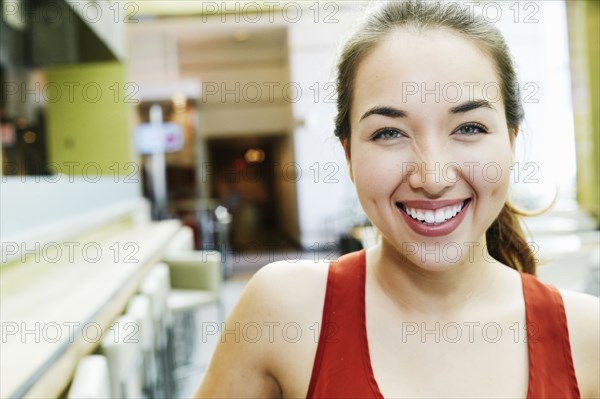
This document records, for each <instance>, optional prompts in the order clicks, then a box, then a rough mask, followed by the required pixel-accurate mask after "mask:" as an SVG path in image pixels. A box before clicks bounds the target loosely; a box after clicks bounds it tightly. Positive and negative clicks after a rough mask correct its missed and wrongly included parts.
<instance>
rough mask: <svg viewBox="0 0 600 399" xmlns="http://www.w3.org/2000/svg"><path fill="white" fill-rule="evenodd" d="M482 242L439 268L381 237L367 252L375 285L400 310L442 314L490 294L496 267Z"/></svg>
mask: <svg viewBox="0 0 600 399" xmlns="http://www.w3.org/2000/svg"><path fill="white" fill-rule="evenodd" d="M483 244H485V237H484V238H483V243H480V245H479V246H477V247H475V249H474V250H473V251H471V253H470V254H468V255H465V256H463V257H462V258H461V260H460V261H458V262H457V263H452V264H451V265H450V266H447V267H443V268H440V269H437V270H436V269H432V268H431V267H430V268H426V267H424V266H419V265H416V264H415V263H413V262H411V261H410V260H408V259H407V257H406V256H405V255H404V254H402V253H400V252H399V251H398V250H397V249H396V248H394V247H393V246H392V245H390V244H389V243H387V242H386V241H385V239H383V243H381V244H379V245H377V246H376V247H373V248H372V249H369V250H368V251H367V265H370V267H369V268H370V269H371V273H372V275H373V277H374V280H375V282H376V284H378V285H379V286H380V287H381V288H382V289H383V292H384V293H385V294H386V296H387V297H389V298H390V299H391V300H392V301H393V302H394V303H395V304H396V305H397V306H398V307H399V308H400V310H401V311H402V312H406V313H412V314H414V313H420V314H423V315H427V316H433V317H437V316H441V315H446V316H447V315H450V314H456V313H459V312H461V311H463V310H465V309H467V308H468V307H469V306H470V305H472V304H474V303H480V302H481V301H482V300H483V298H484V297H485V296H486V295H489V294H490V293H491V286H492V284H493V282H494V280H495V278H496V276H497V275H498V273H497V272H498V267H506V266H503V265H502V264H500V263H499V262H497V261H495V260H494V259H493V258H492V257H491V256H490V255H489V254H485V255H486V256H484V254H483V252H482V251H483V249H482V248H486V247H485V246H484V245H483ZM471 255H472V256H471Z"/></svg>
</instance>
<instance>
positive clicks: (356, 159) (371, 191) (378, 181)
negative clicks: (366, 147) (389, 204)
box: [352, 151, 403, 200]
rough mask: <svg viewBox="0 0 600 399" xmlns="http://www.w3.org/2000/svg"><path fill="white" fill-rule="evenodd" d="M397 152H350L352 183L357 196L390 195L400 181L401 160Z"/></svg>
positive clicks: (363, 197)
mask: <svg viewBox="0 0 600 399" xmlns="http://www.w3.org/2000/svg"><path fill="white" fill-rule="evenodd" d="M400 159H401V157H399V156H398V154H392V153H391V152H390V153H389V154H386V153H385V152H383V153H382V152H380V151H379V152H377V153H375V152H372V151H364V152H358V151H357V152H356V153H353V154H352V170H353V174H354V184H355V186H356V191H357V192H358V195H359V197H360V198H361V200H362V199H367V197H370V196H381V195H382V194H388V195H391V193H392V192H393V190H394V189H395V188H396V187H397V186H398V184H399V183H400V182H401V181H402V173H403V171H402V161H401V160H400Z"/></svg>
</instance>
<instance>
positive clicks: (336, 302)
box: [307, 250, 376, 398]
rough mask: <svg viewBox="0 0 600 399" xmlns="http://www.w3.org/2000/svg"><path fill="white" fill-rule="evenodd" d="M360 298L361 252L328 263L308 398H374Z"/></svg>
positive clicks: (362, 282)
mask: <svg viewBox="0 0 600 399" xmlns="http://www.w3.org/2000/svg"><path fill="white" fill-rule="evenodd" d="M364 295H365V253H364V250H362V251H358V252H353V253H350V254H347V255H344V256H342V257H341V258H340V259H338V260H337V261H333V262H331V263H330V265H329V272H328V276H327V291H326V293H325V303H324V306H323V317H322V322H321V331H320V333H319V343H318V346H317V353H316V356H315V362H314V365H313V370H312V375H311V380H310V385H309V387H308V393H307V397H308V398H313V397H315V398H322V397H327V398H347V397H374V396H376V395H374V391H373V381H372V380H373V377H372V373H370V369H368V368H367V367H366V365H367V364H369V362H368V348H365V347H364V344H365V340H364V339H363V335H361V332H363V331H365V326H364V311H365V306H364V300H365V296H364ZM365 356H367V358H366V359H367V360H366V359H365Z"/></svg>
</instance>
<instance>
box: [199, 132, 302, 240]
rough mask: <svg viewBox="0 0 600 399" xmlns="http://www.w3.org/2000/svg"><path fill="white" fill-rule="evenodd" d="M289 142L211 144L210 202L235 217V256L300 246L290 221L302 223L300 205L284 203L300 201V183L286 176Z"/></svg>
mask: <svg viewBox="0 0 600 399" xmlns="http://www.w3.org/2000/svg"><path fill="white" fill-rule="evenodd" d="M288 140H289V137H288V136H287V135H285V134H282V135H272V136H263V135H253V136H243V137H228V138H212V139H207V142H206V144H207V146H206V149H207V155H208V161H209V164H208V167H209V169H210V171H209V173H208V174H209V175H210V186H209V187H210V192H211V197H212V198H216V199H217V200H218V201H219V202H220V204H221V205H223V206H225V207H226V208H227V209H228V211H229V212H230V213H231V214H232V222H231V228H230V242H231V245H232V247H233V249H234V251H237V252H239V251H244V252H254V251H256V252H264V251H281V250H287V249H292V248H293V249H297V248H298V247H299V245H298V243H297V242H296V240H295V239H294V237H293V235H292V234H290V233H289V232H290V228H289V227H290V226H289V224H290V223H291V224H294V222H293V220H292V221H290V220H289V219H290V218H292V219H293V218H294V217H295V218H296V219H297V210H296V209H295V201H285V198H284V197H286V196H288V195H289V193H293V195H294V196H295V182H294V181H292V179H286V178H285V175H284V174H282V173H281V171H282V162H281V160H282V159H283V157H284V155H283V152H284V148H285V146H286V143H287V141H288ZM286 193H287V195H286ZM290 215H293V216H292V217H290Z"/></svg>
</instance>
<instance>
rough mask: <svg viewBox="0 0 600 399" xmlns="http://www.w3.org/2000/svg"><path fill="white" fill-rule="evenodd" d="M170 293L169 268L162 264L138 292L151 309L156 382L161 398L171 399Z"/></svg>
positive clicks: (149, 274)
mask: <svg viewBox="0 0 600 399" xmlns="http://www.w3.org/2000/svg"><path fill="white" fill-rule="evenodd" d="M169 291H170V277H169V267H168V266H167V265H165V264H164V263H159V264H157V265H156V266H154V267H153V268H152V269H151V270H150V272H148V275H147V276H146V277H145V278H144V280H143V281H142V283H141V285H140V292H141V293H142V294H144V295H145V296H147V297H148V299H149V300H150V304H151V308H152V312H151V313H152V321H153V325H154V328H153V331H154V334H153V335H154V351H155V359H156V364H157V366H158V367H157V368H158V373H157V381H158V385H157V386H158V387H159V388H161V392H156V394H157V395H158V396H161V397H169V398H170V397H173V396H174V395H173V394H174V392H173V389H174V384H173V374H172V372H173V367H172V360H171V357H172V351H171V350H170V347H171V339H170V336H171V335H172V332H171V331H172V320H171V315H170V311H169V308H168V306H167V298H168V295H169Z"/></svg>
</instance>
